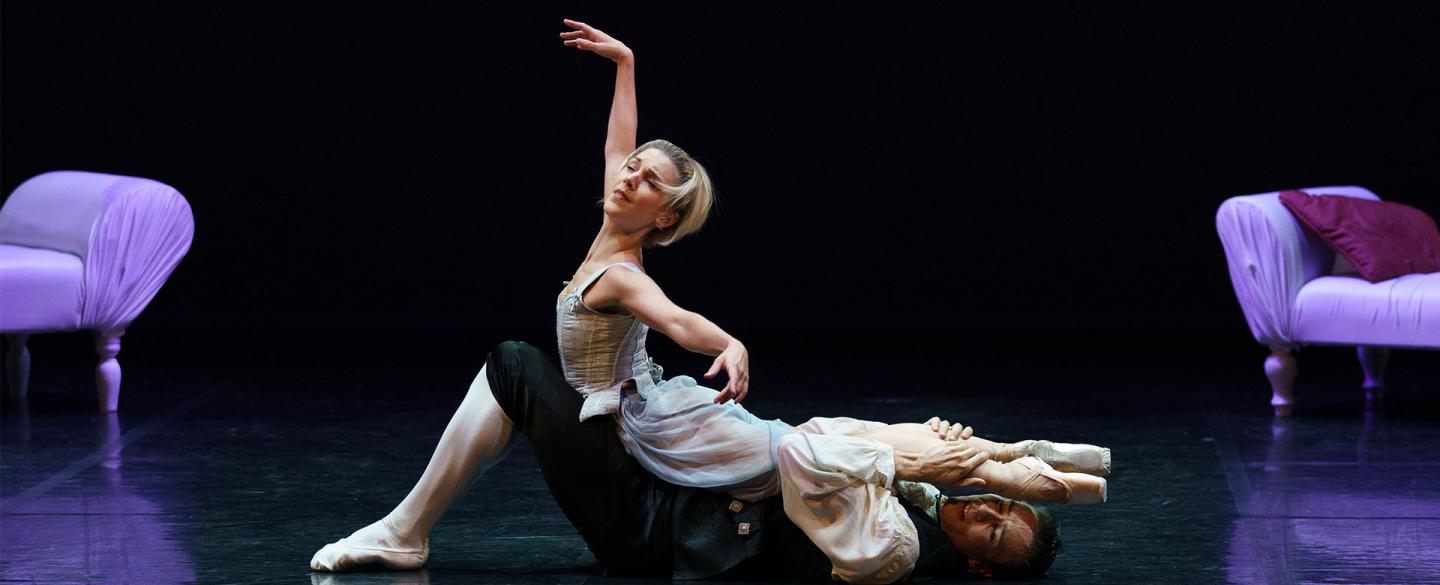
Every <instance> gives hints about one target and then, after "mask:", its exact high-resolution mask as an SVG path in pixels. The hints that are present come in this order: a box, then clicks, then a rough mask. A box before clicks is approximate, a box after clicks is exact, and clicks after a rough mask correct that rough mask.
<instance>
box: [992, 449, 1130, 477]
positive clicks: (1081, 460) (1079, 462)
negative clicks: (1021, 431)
mask: <svg viewBox="0 0 1440 585" xmlns="http://www.w3.org/2000/svg"><path fill="white" fill-rule="evenodd" d="M1021 457H1035V458H1037V459H1039V460H1041V461H1044V462H1046V463H1049V464H1050V465H1051V466H1053V467H1054V468H1055V469H1057V470H1059V471H1064V472H1074V473H1088V474H1090V475H1100V476H1105V475H1110V449H1109V448H1106V447H1100V446H1096V445H1086V444H1084V443H1052V442H1050V441H1043V440H1042V441H1033V440H1032V441H1020V442H1019V443H1011V444H1009V445H1005V446H1004V447H1001V449H1000V453H999V458H998V460H999V461H1002V462H1003V461H1014V460H1016V459H1019V458H1021Z"/></svg>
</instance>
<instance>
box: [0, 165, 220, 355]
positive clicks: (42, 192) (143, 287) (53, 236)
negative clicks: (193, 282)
mask: <svg viewBox="0 0 1440 585" xmlns="http://www.w3.org/2000/svg"><path fill="white" fill-rule="evenodd" d="M193 236H194V218H193V217H192V215H191V212H190V205H189V203H188V202H186V201H185V198H184V197H183V196H181V195H180V193H179V192H178V191H176V190H175V189H173V188H171V187H170V186H168V185H165V184H164V183H160V182H157V181H152V180H150V179H140V178H135V177H122V176H117V175H106V174H100V173H86V172H78V171H57V172H52V173H45V174H43V175H39V176H36V177H34V178H31V179H30V180H28V181H26V182H25V183H23V184H21V185H20V186H19V187H18V188H16V189H15V191H14V192H13V193H12V194H11V195H10V198H9V199H7V200H6V202H5V206H4V208H3V209H0V244H7V245H10V246H11V247H22V246H23V247H24V248H27V249H33V250H50V251H53V252H54V253H61V254H66V255H70V256H72V257H74V258H77V259H78V260H79V262H80V264H81V265H82V266H83V279H82V281H81V283H80V290H79V294H78V295H75V294H59V295H53V296H46V297H40V296H38V293H20V292H18V291H20V290H21V289H26V290H39V287H46V286H49V287H53V286H54V284H53V277H54V273H53V272H45V273H44V274H42V273H37V272H36V271H35V270H34V269H33V268H29V269H27V268H24V266H25V265H24V264H21V263H19V261H20V259H22V258H30V259H31V260H32V261H33V253H18V252H14V251H11V252H7V253H6V254H5V255H4V256H0V280H4V281H6V282H5V284H4V290H5V292H6V293H7V294H6V295H5V297H3V298H0V329H3V330H4V331H6V332H15V331H66V330H74V329H93V330H96V331H101V332H106V331H113V330H117V329H123V328H125V327H126V326H127V325H128V324H129V323H130V322H131V321H134V320H135V318H136V317H137V316H139V314H140V312H141V311H142V310H144V309H145V306H146V305H148V304H149V303H150V300H151V299H152V298H154V296H155V294H156V293H157V292H159V291H160V287H161V286H162V285H163V284H164V283H165V280H166V279H167V278H169V276H170V273H171V272H172V271H173V270H174V269H175V266H176V265H177V264H179V262H180V259H181V258H184V257H185V253H186V252H187V251H189V249H190V242H191V240H192V238H193ZM52 264H53V263H52ZM47 283H50V284H47ZM32 287H35V288H33V289H32ZM12 295H13V296H12ZM27 295H29V296H27ZM37 299H44V300H43V301H41V300H37ZM22 300H23V302H22ZM70 315H78V319H75V318H71V317H69V316H70Z"/></svg>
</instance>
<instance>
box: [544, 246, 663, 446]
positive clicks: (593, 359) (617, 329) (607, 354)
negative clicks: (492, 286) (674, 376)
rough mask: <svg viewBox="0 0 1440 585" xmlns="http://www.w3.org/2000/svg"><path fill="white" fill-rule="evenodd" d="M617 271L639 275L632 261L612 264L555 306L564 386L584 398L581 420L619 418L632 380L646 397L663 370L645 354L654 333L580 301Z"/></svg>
mask: <svg viewBox="0 0 1440 585" xmlns="http://www.w3.org/2000/svg"><path fill="white" fill-rule="evenodd" d="M614 266H624V267H626V268H629V269H630V270H634V271H636V272H640V268H639V267H637V266H635V265H634V264H631V263H629V262H620V263H617V264H611V265H609V266H606V267H604V268H601V269H599V270H596V271H595V273H594V274H591V275H590V277H589V278H586V279H585V281H584V282H582V283H581V284H580V286H577V287H575V288H574V290H573V291H571V292H570V293H569V294H566V295H565V296H563V297H561V298H560V299H559V300H558V302H557V303H556V305H555V336H556V339H557V340H558V342H559V347H560V367H561V369H562V370H564V372H565V381H567V382H569V383H570V385H571V386H573V387H574V388H575V389H576V390H578V391H579V392H580V393H581V394H584V395H585V403H584V405H583V406H582V407H581V408H580V420H582V421H583V420H585V419H587V418H590V417H592V416H595V415H599V414H613V413H615V412H616V410H617V409H618V408H619V407H620V389H621V387H622V386H623V385H624V384H625V382H626V381H627V380H634V381H635V385H636V388H637V389H638V390H640V391H641V392H646V393H648V392H649V390H650V389H651V388H653V387H654V386H655V384H657V383H659V382H660V376H661V369H660V366H658V365H656V364H655V363H654V362H652V361H651V360H650V356H649V354H647V353H645V337H646V335H647V334H648V333H649V332H650V328H649V327H647V326H646V325H645V324H644V323H641V322H640V321H639V320H638V319H636V318H635V317H633V316H631V315H626V314H617V313H601V312H599V311H595V310H594V309H591V308H590V307H588V306H586V305H585V302H584V301H583V300H582V299H581V296H582V295H583V294H584V293H585V290H586V289H588V288H590V285H592V284H594V283H595V281H596V280H598V279H599V278H600V276H601V275H602V274H604V273H605V271H606V270H608V269H610V268H612V267H614ZM566 284H569V283H568V282H567V283H566Z"/></svg>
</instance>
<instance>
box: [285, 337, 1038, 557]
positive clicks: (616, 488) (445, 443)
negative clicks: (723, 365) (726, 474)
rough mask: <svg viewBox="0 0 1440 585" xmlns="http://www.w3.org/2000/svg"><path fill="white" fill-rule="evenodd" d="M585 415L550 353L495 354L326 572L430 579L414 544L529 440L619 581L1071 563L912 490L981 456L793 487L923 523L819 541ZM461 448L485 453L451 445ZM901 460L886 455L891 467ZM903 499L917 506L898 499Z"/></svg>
mask: <svg viewBox="0 0 1440 585" xmlns="http://www.w3.org/2000/svg"><path fill="white" fill-rule="evenodd" d="M477 393H480V394H477ZM472 400H474V401H475V402H477V403H487V404H495V405H497V406H498V408H499V409H502V410H503V415H504V416H503V418H504V420H503V423H504V424H503V425H502V426H504V427H505V428H501V429H489V430H488V431H487V432H479V429H472V428H467V424H468V423H471V422H473V421H472V420H467V419H473V418H478V417H476V416H474V409H475V407H474V406H473V405H472V404H471V403H472ZM580 406H581V397H580V395H579V394H577V393H576V392H575V391H574V389H572V388H571V387H570V385H569V384H568V383H566V381H565V379H564V377H563V376H562V375H561V374H560V372H559V371H558V370H557V369H556V368H555V367H554V366H553V365H552V364H551V363H550V362H549V360H548V359H547V358H546V357H545V356H544V354H543V353H542V352H541V351H540V350H539V349H537V348H535V347H534V346H532V345H529V344H526V343H520V342H506V343H502V344H501V345H500V346H498V347H496V348H495V350H493V351H492V352H491V353H490V355H489V357H488V359H487V361H486V367H485V368H484V369H482V371H481V375H480V376H478V377H477V378H476V380H475V382H474V383H473V384H472V385H471V389H470V395H467V397H466V400H465V403H462V405H461V408H460V411H459V412H457V413H456V417H455V419H454V420H452V421H451V424H450V427H449V428H447V429H446V433H445V437H444V438H442V439H441V446H440V448H439V449H437V451H436V454H435V457H434V458H433V459H432V461H431V465H430V467H429V468H427V471H426V474H425V475H424V476H423V477H422V478H421V481H420V483H419V484H417V486H416V488H415V490H414V491H412V493H411V494H410V496H409V497H407V498H406V500H405V502H402V504H401V505H400V506H399V507H397V508H396V510H395V511H394V512H392V513H391V514H390V515H388V516H386V518H384V519H382V520H381V521H380V522H376V523H375V524H372V525H371V526H368V527H366V528H363V529H361V530H359V531H356V532H355V533H354V534H352V535H350V537H348V538H345V539H341V540H340V541H339V542H336V543H333V544H330V545H327V546H326V547H325V548H323V549H321V550H320V551H319V552H317V553H316V554H315V557H314V558H313V559H312V560H311V567H312V568H314V569H315V570H317V571H344V570H350V569H353V568H355V567H358V566H361V565H367V564H378V565H381V566H384V567H387V568H391V569H418V568H419V567H420V566H422V565H423V564H424V562H425V560H426V557H427V556H428V552H429V546H428V539H424V538H422V539H421V540H420V542H414V540H415V538H414V537H412V536H408V535H409V534H414V533H416V532H419V533H420V534H428V532H429V528H430V527H433V525H434V523H435V522H436V521H438V519H439V515H440V514H441V513H443V512H444V510H445V509H446V508H448V507H449V505H450V503H452V502H453V501H454V499H455V498H457V497H458V496H459V495H460V493H462V492H463V491H464V490H465V489H466V488H468V485H469V483H470V481H471V480H473V478H474V477H475V476H477V475H478V474H479V472H481V471H484V469H483V468H488V467H489V466H490V465H493V463H494V462H496V461H498V460H499V458H501V457H503V454H504V453H505V452H508V448H509V446H511V445H512V444H513V437H514V436H515V433H514V431H518V432H519V433H520V434H523V435H525V436H526V437H527V438H529V439H530V441H531V443H532V444H533V446H534V449H535V454H536V458H537V460H538V461H539V464H540V468H541V472H542V474H543V475H544V477H545V481H546V483H547V484H548V485H549V487H550V491H551V493H552V495H553V496H554V497H555V500H556V502H557V503H558V504H559V505H560V508H561V510H562V511H563V512H564V513H565V515H566V517H567V518H568V519H569V520H570V522H571V524H573V525H574V526H575V528H576V529H577V530H578V531H579V532H580V534H581V536H582V537H583V538H584V539H585V542H586V544H587V545H588V546H589V548H590V550H591V552H592V553H594V555H595V558H596V559H597V560H599V562H600V564H601V565H602V566H603V567H605V569H606V571H607V572H608V573H609V574H613V575H640V576H666V577H674V578H679V579H697V578H711V577H714V578H731V579H733V578H751V579H753V578H762V577H781V578H791V579H795V578H824V577H826V576H830V575H835V576H838V577H841V578H843V579H845V580H848V581H851V582H857V583H859V582H892V581H897V580H900V579H902V578H904V577H906V576H910V577H927V576H933V577H943V576H949V577H955V576H959V575H961V574H964V573H965V572H966V571H967V570H968V571H970V572H974V573H978V574H981V575H993V576H996V577H1036V576H1039V575H1041V574H1043V573H1044V571H1045V570H1046V569H1047V568H1048V567H1049V565H1050V563H1051V562H1052V561H1053V560H1054V555H1055V552H1056V550H1057V548H1058V544H1059V537H1058V533H1057V532H1056V529H1055V523H1054V521H1053V519H1052V518H1051V516H1050V515H1049V513H1048V512H1046V511H1044V510H1043V509H1038V508H1034V507H1032V506H1030V505H1028V504H1025V503H1023V502H1015V501H1011V500H1006V499H1004V498H999V497H996V496H981V497H975V498H943V497H940V496H939V494H938V491H936V490H935V488H933V487H930V486H928V485H924V484H911V483H909V482H911V481H914V482H924V481H927V480H929V481H941V478H942V477H943V478H944V480H943V481H944V482H946V483H950V484H953V483H954V477H957V475H956V474H958V476H960V477H963V476H964V475H968V474H969V473H970V471H971V470H972V469H973V468H974V466H976V465H978V464H979V463H980V462H981V461H983V460H984V457H978V456H975V453H974V452H973V450H971V449H968V448H965V449H956V450H952V451H949V452H946V453H939V452H936V453H932V454H931V455H929V456H927V457H918V458H917V457H907V458H905V461H904V463H903V464H901V465H894V463H893V462H890V463H889V464H887V463H886V462H884V461H883V458H881V459H879V460H876V461H877V463H876V464H873V465H872V467H873V468H872V469H870V470H868V471H867V470H864V469H850V470H845V469H840V468H838V467H833V466H832V467H828V468H827V469H830V470H832V471H834V476H835V477H836V478H839V480H838V483H835V484H834V485H831V486H825V485H820V484H823V483H824V482H818V483H817V482H814V481H800V482H796V481H794V477H790V476H787V486H786V491H787V492H788V493H787V497H790V498H791V500H792V501H794V502H797V503H800V502H803V504H801V505H808V506H810V507H811V508H817V507H818V508H819V509H821V510H825V509H829V510H835V509H836V508H835V507H836V506H837V505H844V503H845V502H846V501H849V500H855V499H856V498H859V499H861V500H865V501H868V502H869V506H872V507H875V508H882V509H887V510H889V511H890V512H889V515H890V516H891V517H890V518H889V519H888V520H887V521H888V522H891V523H892V525H893V524H894V523H896V522H899V523H901V524H903V522H904V521H903V520H901V519H900V518H896V517H895V516H897V515H898V516H902V517H904V518H906V519H908V521H909V522H910V523H912V524H913V527H914V529H915V535H914V536H913V537H908V536H907V537H905V538H903V539H900V538H899V537H897V535H896V534H895V531H893V530H889V529H885V528H884V527H883V526H880V527H877V526H876V525H874V524H873V523H872V524H867V525H859V526H855V525H853V523H854V518H855V516H852V517H851V518H852V521H851V525H850V526H849V527H848V528H845V529H842V530H840V531H838V532H837V531H836V530H830V531H829V532H828V533H827V532H826V531H825V530H824V527H821V529H820V530H819V531H818V532H817V530H816V527H815V526H807V530H804V531H802V529H801V528H800V527H798V526H797V525H796V524H795V523H794V522H792V521H791V520H790V519H789V518H788V517H787V516H786V514H785V510H784V507H785V503H783V502H782V501H781V498H779V497H775V498H769V499H766V500H762V501H759V502H753V503H746V502H739V501H734V500H731V499H730V498H729V497H728V496H725V495H724V494H717V493H713V492H709V491H705V490H700V489H693V488H685V487H679V486H675V485H671V484H668V483H665V482H663V481H661V480H659V479H657V478H655V477H654V476H652V475H651V474H649V473H648V472H646V471H645V470H644V469H642V468H641V467H640V465H639V463H638V462H636V461H635V459H634V458H633V457H631V456H630V455H629V454H628V453H626V452H625V449H624V447H623V446H622V445H621V443H620V440H619V438H618V437H617V435H616V433H615V428H614V422H613V421H612V420H610V419H609V418H604V417H597V418H593V419H590V420H588V421H586V422H583V423H581V422H579V420H578V419H579V416H578V415H579V411H580ZM467 415H469V416H467ZM452 433H453V434H454V435H455V436H457V437H466V438H468V439H469V440H461V441H451V440H450V438H451V436H452ZM487 433H488V434H487ZM457 444H458V448H457V447H456V445H457ZM805 447H806V443H805V442H804V441H798V440H797V441H787V442H786V444H785V445H784V447H783V448H782V453H781V455H780V466H781V472H782V473H786V469H787V468H793V467H795V466H800V465H804V466H818V467H826V466H831V465H832V462H831V461H828V460H826V458H825V457H824V453H825V450H824V449H818V450H815V449H807V448H805ZM887 449H889V447H888V446H886V445H883V444H879V447H878V450H877V451H876V452H877V453H882V454H883V453H885V451H886V450H887ZM889 456H891V457H893V451H892V452H891V454H890V455H889ZM437 463H439V464H438V465H437ZM891 469H893V472H892V471H890V470H891ZM791 471H792V472H793V469H792V470H791ZM812 471H813V470H812ZM861 476H864V477H863V478H862V477H861ZM796 477H798V476H796ZM807 477H812V478H813V477H815V476H814V474H813V473H812V474H809V475H807ZM844 477H850V478H853V480H858V481H848V480H845V479H844ZM892 487H897V488H900V491H903V492H905V494H904V495H905V496H906V497H905V498H896V497H895V496H894V495H892V491H894V490H892V489H891V488H892ZM875 494H879V496H880V497H879V498H876V497H875ZM837 498H838V499H837ZM847 498H848V500H847ZM857 501H858V500H857ZM810 517H812V518H813V517H814V515H813V514H812V515H810ZM868 517H870V518H873V517H874V515H873V514H872V515H869V516H868ZM862 521H866V522H869V521H868V520H863V519H862ZM837 526H838V524H837ZM807 531H808V532H810V536H807V534H806V532H807ZM899 540H904V541H905V542H898V541H899ZM888 541H897V542H898V544H896V543H891V542H888Z"/></svg>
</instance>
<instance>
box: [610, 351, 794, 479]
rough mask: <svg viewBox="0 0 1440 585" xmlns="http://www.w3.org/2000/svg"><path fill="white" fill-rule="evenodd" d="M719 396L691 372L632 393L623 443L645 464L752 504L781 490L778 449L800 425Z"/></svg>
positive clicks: (622, 425)
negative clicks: (761, 415) (719, 399)
mask: <svg viewBox="0 0 1440 585" xmlns="http://www.w3.org/2000/svg"><path fill="white" fill-rule="evenodd" d="M646 386H649V385H648V384H647V385H646ZM718 394H719V392H717V391H715V390H711V389H709V388H706V387H704V386H700V385H698V384H696V383H695V379H694V378H691V377H690V376H676V377H674V378H671V379H669V380H665V381H663V382H661V383H660V384H658V385H655V386H653V387H649V388H644V389H642V390H639V391H636V390H629V391H627V392H625V394H624V395H623V396H622V397H621V401H620V410H619V412H617V413H616V417H617V418H618V419H619V420H618V422H619V424H618V425H617V427H618V428H619V431H620V441H621V442H622V443H624V445H625V450H626V451H629V453H630V455H631V456H633V457H634V458H635V459H636V460H638V461H639V462H640V464H641V465H642V466H644V467H645V469H647V470H649V471H650V472H651V473H653V474H655V475H656V476H657V477H659V478H660V479H663V480H665V481H668V482H670V483H673V484H676V485H684V486H691V487H698V488H704V489H708V490H711V491H716V492H723V493H728V494H730V495H731V496H734V497H736V498H739V499H742V500H747V501H752V502H753V501H756V500H759V499H762V498H766V497H769V496H773V495H776V494H778V493H780V482H779V479H778V478H777V477H776V474H775V451H776V449H778V448H779V446H780V438H781V437H784V436H785V435H787V434H790V433H793V432H796V430H795V428H793V427H791V426H790V425H787V424H785V423H784V422H782V421H779V420H763V419H760V418H757V417H756V416H755V415H753V414H750V411H748V410H745V407H743V406H740V405H739V404H737V403H735V402H734V401H730V402H726V403H724V404H715V402H714V401H715V396H716V395H718Z"/></svg>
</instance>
